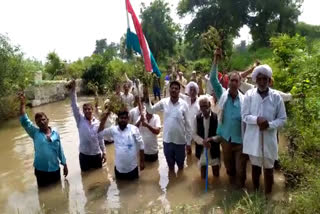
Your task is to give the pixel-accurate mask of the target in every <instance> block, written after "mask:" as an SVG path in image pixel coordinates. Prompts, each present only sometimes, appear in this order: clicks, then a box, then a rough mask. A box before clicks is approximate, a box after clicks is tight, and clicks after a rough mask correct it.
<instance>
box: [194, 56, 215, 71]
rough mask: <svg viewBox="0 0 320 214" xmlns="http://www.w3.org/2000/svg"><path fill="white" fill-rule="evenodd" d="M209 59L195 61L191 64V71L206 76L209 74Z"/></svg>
mask: <svg viewBox="0 0 320 214" xmlns="http://www.w3.org/2000/svg"><path fill="white" fill-rule="evenodd" d="M211 61H212V60H211V59H208V58H202V59H199V60H197V61H194V62H193V70H195V71H198V72H201V73H203V74H207V73H209V72H210V69H211V64H212V62H211Z"/></svg>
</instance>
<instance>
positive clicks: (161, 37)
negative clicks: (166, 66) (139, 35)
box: [140, 0, 179, 59]
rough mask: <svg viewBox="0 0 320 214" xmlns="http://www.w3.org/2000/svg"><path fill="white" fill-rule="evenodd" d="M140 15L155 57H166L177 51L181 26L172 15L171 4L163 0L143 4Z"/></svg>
mask: <svg viewBox="0 0 320 214" xmlns="http://www.w3.org/2000/svg"><path fill="white" fill-rule="evenodd" d="M140 17H141V19H142V24H141V25H142V29H143V32H144V34H145V37H146V39H147V40H148V43H149V47H150V49H151V51H152V54H153V55H154V57H155V58H156V59H164V58H165V56H168V55H169V56H171V55H172V54H173V53H174V51H175V50H174V47H175V44H176V42H177V31H178V30H179V27H178V25H176V24H175V23H174V22H173V20H172V18H171V17H170V7H169V4H168V3H166V2H164V1H163V0H155V1H153V2H152V3H151V4H150V5H149V6H148V7H146V6H145V5H144V4H143V5H142V11H141V15H140Z"/></svg>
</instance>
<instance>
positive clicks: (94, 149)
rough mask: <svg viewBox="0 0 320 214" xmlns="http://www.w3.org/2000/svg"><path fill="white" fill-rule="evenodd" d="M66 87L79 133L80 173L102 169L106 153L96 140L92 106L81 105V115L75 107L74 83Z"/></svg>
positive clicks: (100, 140)
mask: <svg viewBox="0 0 320 214" xmlns="http://www.w3.org/2000/svg"><path fill="white" fill-rule="evenodd" d="M68 87H69V88H70V96H71V108H72V112H73V116H74V118H75V120H76V123H77V127H78V132H79V139H80V144H79V151H80V154H79V161H80V168H81V171H87V170H90V169H97V168H102V163H104V162H105V161H106V152H105V145H104V142H103V139H98V133H97V131H98V127H99V124H100V122H99V120H98V119H96V118H95V117H94V116H93V111H94V110H93V105H92V104H91V103H85V104H83V106H82V109H83V115H82V114H81V113H80V109H79V107H78V105H77V94H76V90H75V88H76V82H75V81H74V80H73V81H72V82H71V83H70V85H69V86H68Z"/></svg>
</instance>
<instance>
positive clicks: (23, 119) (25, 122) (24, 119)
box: [18, 93, 38, 138]
mask: <svg viewBox="0 0 320 214" xmlns="http://www.w3.org/2000/svg"><path fill="white" fill-rule="evenodd" d="M18 98H19V100H20V123H21V125H22V127H23V128H24V130H26V132H27V133H28V135H29V136H30V137H31V138H33V137H34V134H35V132H36V131H37V130H38V129H37V128H36V127H35V126H34V125H33V123H32V122H31V120H29V118H28V116H27V114H26V98H25V96H24V94H23V93H19V94H18Z"/></svg>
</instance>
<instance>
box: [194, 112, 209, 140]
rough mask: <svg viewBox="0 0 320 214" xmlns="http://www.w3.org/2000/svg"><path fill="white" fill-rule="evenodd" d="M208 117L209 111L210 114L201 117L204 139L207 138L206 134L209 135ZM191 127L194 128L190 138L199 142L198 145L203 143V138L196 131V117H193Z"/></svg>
mask: <svg viewBox="0 0 320 214" xmlns="http://www.w3.org/2000/svg"><path fill="white" fill-rule="evenodd" d="M210 117H211V112H210V115H209V117H208V119H207V118H205V117H203V126H204V139H206V138H208V135H209V127H210ZM193 127H194V130H193V134H192V138H193V140H194V141H195V142H196V143H197V144H199V145H203V138H202V137H200V136H199V135H198V133H197V131H198V128H197V118H194V120H193Z"/></svg>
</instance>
